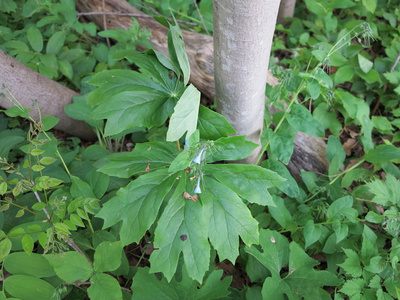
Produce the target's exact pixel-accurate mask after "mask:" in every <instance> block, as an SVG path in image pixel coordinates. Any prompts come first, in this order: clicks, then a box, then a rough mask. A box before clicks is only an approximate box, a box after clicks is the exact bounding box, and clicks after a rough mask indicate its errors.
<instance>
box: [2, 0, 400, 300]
mask: <svg viewBox="0 0 400 300" xmlns="http://www.w3.org/2000/svg"><path fill="white" fill-rule="evenodd" d="M131 3H132V4H133V5H136V6H137V7H139V8H141V9H142V10H145V11H146V12H149V13H155V14H158V15H165V16H167V17H168V18H169V19H168V20H166V19H163V18H161V17H159V18H158V19H159V20H160V22H162V23H163V24H164V25H165V26H167V27H168V28H169V31H168V40H169V44H168V46H169V58H168V57H166V56H164V55H162V54H161V53H158V52H155V51H153V50H147V51H145V52H144V53H138V52H135V50H134V49H135V46H136V45H137V44H146V40H145V38H146V37H147V36H148V35H149V33H148V31H146V29H144V28H142V29H141V28H139V26H138V24H137V22H135V21H133V22H134V26H133V27H132V28H131V29H130V30H129V31H123V30H107V31H101V32H99V31H98V29H97V28H96V26H95V25H94V24H92V23H85V22H81V21H80V20H78V18H77V14H76V10H75V4H74V1H69V0H63V1H53V0H47V1H40V3H37V1H31V0H28V1H14V0H3V1H1V2H0V49H2V50H4V51H6V52H7V53H9V54H10V55H12V56H14V57H15V58H17V59H18V60H20V61H21V62H23V63H24V64H26V65H28V66H29V67H31V68H32V69H34V70H36V71H38V72H40V73H42V74H43V75H45V76H47V77H49V78H52V79H54V80H57V81H59V82H61V83H63V84H65V85H67V86H69V87H73V88H75V89H77V90H79V91H80V93H81V95H82V96H80V97H75V98H74V102H73V103H72V104H70V105H69V106H67V107H66V108H65V110H66V112H67V113H68V115H70V116H71V117H73V118H76V119H79V120H85V121H86V122H87V123H88V124H89V125H90V126H91V127H92V128H93V129H94V130H95V131H96V133H97V135H98V142H97V143H95V144H91V145H89V146H88V145H87V144H86V143H82V142H81V141H80V140H79V139H78V138H76V137H62V136H60V134H59V133H58V132H57V131H54V130H52V128H53V127H54V125H55V124H56V123H57V119H56V118H54V117H52V116H44V117H42V118H40V120H33V119H29V110H30V109H40V108H39V107H38V105H37V103H33V107H32V108H24V107H22V106H21V105H19V103H18V99H15V98H14V97H13V91H11V90H9V89H8V87H7V86H5V85H3V86H2V90H1V92H2V94H1V98H0V99H1V101H12V102H13V103H14V104H15V106H14V107H13V108H11V109H8V110H5V111H3V113H2V114H1V115H0V129H1V131H0V158H1V160H0V163H1V170H0V195H1V200H0V201H1V207H0V211H1V213H0V225H1V231H0V239H1V240H0V260H1V262H2V264H1V274H2V275H1V278H2V290H1V292H0V299H30V300H34V299H41V300H42V299H85V298H86V299H87V297H88V298H90V299H96V300H97V299H100V300H101V299H245V298H247V299H332V298H334V299H348V298H349V299H399V298H400V281H399V271H400V266H399V258H400V240H399V233H400V225H399V224H400V212H399V207H400V182H399V180H398V178H400V171H399V168H398V163H400V150H399V149H398V143H399V142H400V133H399V131H398V128H400V107H399V95H400V87H399V84H400V66H399V64H398V61H399V57H400V54H399V53H400V25H399V21H400V19H399V18H400V17H399V16H400V13H399V2H398V1H378V2H377V1H374V0H363V1H359V2H354V1H349V0H336V1H324V0H322V1H311V0H306V1H300V2H298V3H297V9H298V11H301V12H303V13H302V14H301V16H300V15H299V16H297V15H295V17H294V18H293V19H288V20H287V22H288V23H287V24H288V25H285V26H283V25H277V30H276V34H275V39H274V43H273V55H272V58H271V63H270V64H271V66H270V68H271V69H272V70H273V72H274V75H275V76H276V77H278V78H279V80H280V84H279V85H277V86H275V87H272V86H267V91H266V96H267V97H268V103H269V104H271V105H273V106H275V107H278V108H281V109H282V110H281V111H280V112H277V113H275V114H274V115H273V116H270V115H269V114H268V113H266V115H265V130H264V132H263V141H262V146H263V149H264V150H266V151H267V154H268V157H267V159H266V160H264V161H263V162H262V164H261V166H256V165H240V164H232V163H230V164H228V163H224V162H226V161H232V160H239V159H242V158H245V157H247V156H248V155H250V154H251V153H252V151H253V149H254V148H255V147H256V145H255V144H253V143H251V142H248V141H246V140H245V138H244V137H243V136H232V135H231V134H233V133H234V132H235V131H234V129H233V128H232V127H231V126H230V124H229V123H228V122H227V121H226V119H225V118H224V117H223V116H221V115H220V114H218V113H216V112H215V111H213V110H212V107H206V106H203V105H200V92H199V91H198V90H197V89H196V88H195V87H194V86H193V85H191V84H188V81H189V75H190V69H189V65H188V61H187V57H186V53H185V49H184V43H183V41H182V38H181V32H180V29H179V26H178V24H179V22H178V21H177V20H175V19H174V18H172V19H171V18H170V16H171V15H170V11H172V12H173V14H174V16H175V17H176V18H177V19H178V20H181V21H184V22H186V23H180V24H184V26H192V28H193V30H196V31H201V32H206V29H207V31H208V32H210V33H212V11H211V9H212V5H211V1H209V0H201V1H200V2H199V4H198V8H196V5H194V3H193V2H192V1H189V0H180V1H139V0H135V1H131ZM304 12H306V13H304ZM200 16H201V17H200ZM202 19H203V20H202ZM187 23H193V24H195V25H188V24H187ZM182 26H183V25H182ZM106 38H112V39H113V41H114V43H113V44H112V45H109V46H108V45H107V43H106V42H107V41H106ZM133 66H134V68H133V70H132V67H133ZM281 100H284V102H282V101H281ZM27 120H28V121H27ZM297 131H302V132H305V133H307V134H309V135H311V136H316V137H321V138H326V141H327V145H328V148H327V158H328V160H329V162H330V167H329V171H328V172H327V174H316V173H313V172H305V171H302V173H301V176H302V181H301V182H296V181H295V180H294V179H293V177H292V176H291V175H290V173H289V172H288V170H287V169H286V167H285V165H286V164H287V163H288V162H289V160H290V157H291V154H292V151H293V140H294V137H295V136H296V133H297ZM132 149H133V150H132ZM232 275H233V276H232Z"/></svg>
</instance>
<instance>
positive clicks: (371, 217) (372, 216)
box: [365, 210, 385, 224]
mask: <svg viewBox="0 0 400 300" xmlns="http://www.w3.org/2000/svg"><path fill="white" fill-rule="evenodd" d="M384 219H385V216H384V215H380V214H377V213H376V212H374V211H372V210H370V211H369V212H368V213H367V215H366V216H365V220H367V221H368V222H370V223H373V224H380V223H381V222H382V221H383V220H384Z"/></svg>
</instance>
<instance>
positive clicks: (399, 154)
mask: <svg viewBox="0 0 400 300" xmlns="http://www.w3.org/2000/svg"><path fill="white" fill-rule="evenodd" d="M363 159H365V160H366V161H368V162H370V163H373V164H375V163H383V162H387V161H392V160H395V159H400V149H399V148H397V147H396V146H393V145H379V146H376V147H375V149H372V150H370V151H368V153H367V154H365V155H364V157H363Z"/></svg>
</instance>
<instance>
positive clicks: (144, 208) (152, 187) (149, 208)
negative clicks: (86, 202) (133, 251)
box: [96, 169, 177, 245]
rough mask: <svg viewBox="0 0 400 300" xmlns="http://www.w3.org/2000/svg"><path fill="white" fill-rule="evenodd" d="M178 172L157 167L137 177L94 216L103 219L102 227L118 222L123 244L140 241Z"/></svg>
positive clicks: (152, 221) (153, 219) (154, 217)
mask: <svg viewBox="0 0 400 300" xmlns="http://www.w3.org/2000/svg"><path fill="white" fill-rule="evenodd" d="M176 178H177V175H176V174H174V173H172V174H170V173H168V170H167V169H160V170H156V171H153V172H150V173H147V174H145V175H142V176H140V177H139V178H137V179H135V180H134V181H132V182H131V183H129V184H128V185H127V186H126V187H124V188H121V189H120V190H119V191H118V192H117V196H115V197H114V198H112V199H110V200H108V201H107V202H106V203H105V204H104V205H103V208H102V209H101V210H100V212H99V213H98V214H97V215H96V217H98V218H102V219H104V226H103V228H107V227H110V226H112V225H114V224H116V223H118V222H120V221H122V226H121V230H120V238H121V242H122V244H123V245H128V244H130V243H132V242H139V240H140V239H141V238H142V237H143V235H144V234H145V232H146V230H148V229H149V228H150V226H151V225H152V224H153V223H154V221H155V219H156V217H157V214H158V210H159V209H160V206H161V203H162V201H163V200H164V197H165V196H166V195H167V194H168V192H169V191H170V189H171V188H172V186H173V185H174V184H175V181H176Z"/></svg>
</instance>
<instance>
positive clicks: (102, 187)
mask: <svg viewBox="0 0 400 300" xmlns="http://www.w3.org/2000/svg"><path fill="white" fill-rule="evenodd" d="M85 180H86V181H87V182H88V183H89V185H90V187H91V188H92V190H93V193H94V194H95V198H98V199H100V198H101V197H103V196H104V194H105V193H106V191H107V189H108V186H109V184H110V177H109V176H108V175H106V174H103V173H100V172H97V170H96V169H92V170H91V171H90V172H89V173H88V174H87V175H86V177H85Z"/></svg>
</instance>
